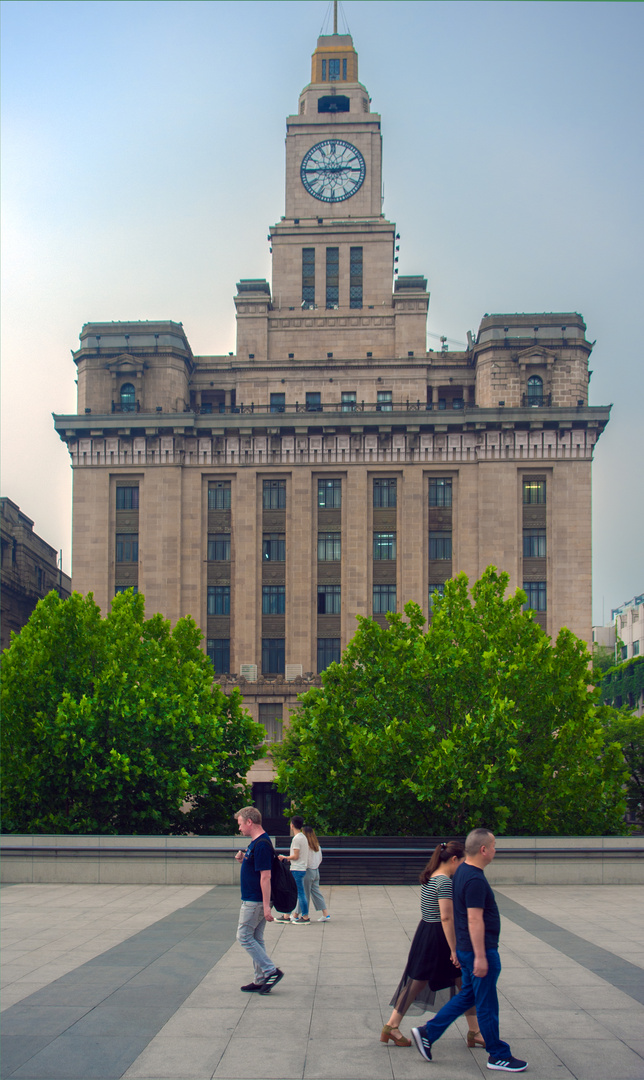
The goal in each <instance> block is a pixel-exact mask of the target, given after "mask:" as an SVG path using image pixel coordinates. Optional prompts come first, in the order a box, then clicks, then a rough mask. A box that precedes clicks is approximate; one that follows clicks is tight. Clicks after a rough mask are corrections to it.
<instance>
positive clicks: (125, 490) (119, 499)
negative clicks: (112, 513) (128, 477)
mask: <svg viewBox="0 0 644 1080" xmlns="http://www.w3.org/2000/svg"><path fill="white" fill-rule="evenodd" d="M116 509H117V510H138V509H139V489H138V487H117V489H116Z"/></svg>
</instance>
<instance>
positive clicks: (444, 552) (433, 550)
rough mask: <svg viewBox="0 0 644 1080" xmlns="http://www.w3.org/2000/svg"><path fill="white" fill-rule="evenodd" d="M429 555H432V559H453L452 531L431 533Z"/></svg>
mask: <svg viewBox="0 0 644 1080" xmlns="http://www.w3.org/2000/svg"><path fill="white" fill-rule="evenodd" d="M429 557H430V559H451V557H452V534H451V532H430V534H429Z"/></svg>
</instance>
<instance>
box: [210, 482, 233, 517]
mask: <svg viewBox="0 0 644 1080" xmlns="http://www.w3.org/2000/svg"><path fill="white" fill-rule="evenodd" d="M208 509H209V510H230V480H218V481H217V482H216V483H215V484H210V485H209V486H208Z"/></svg>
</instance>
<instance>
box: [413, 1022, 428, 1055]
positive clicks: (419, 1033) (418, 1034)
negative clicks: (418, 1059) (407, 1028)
mask: <svg viewBox="0 0 644 1080" xmlns="http://www.w3.org/2000/svg"><path fill="white" fill-rule="evenodd" d="M411 1037H412V1039H413V1040H414V1042H415V1043H416V1046H417V1047H418V1053H419V1054H422V1056H423V1057H424V1058H425V1061H431V1060H432V1044H431V1043H430V1041H429V1039H428V1038H427V1036H426V1034H425V1031H424V1029H423V1028H412V1029H411Z"/></svg>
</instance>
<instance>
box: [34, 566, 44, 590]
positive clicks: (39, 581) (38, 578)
mask: <svg viewBox="0 0 644 1080" xmlns="http://www.w3.org/2000/svg"><path fill="white" fill-rule="evenodd" d="M34 569H35V571H36V588H37V589H38V590H40V589H42V568H41V567H40V566H36V567H34Z"/></svg>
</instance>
